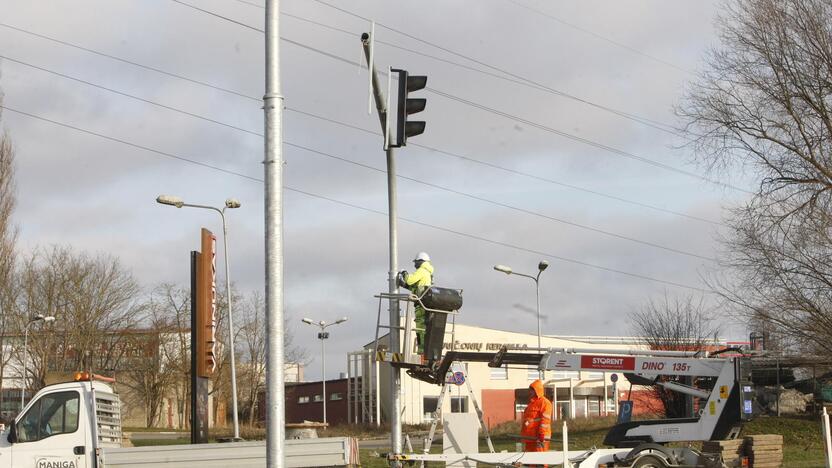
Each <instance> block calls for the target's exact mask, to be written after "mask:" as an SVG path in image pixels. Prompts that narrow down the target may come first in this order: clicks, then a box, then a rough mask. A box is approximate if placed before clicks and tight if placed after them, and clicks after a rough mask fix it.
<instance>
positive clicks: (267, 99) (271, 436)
mask: <svg viewBox="0 0 832 468" xmlns="http://www.w3.org/2000/svg"><path fill="white" fill-rule="evenodd" d="M279 3H280V2H279V0H266V18H265V22H266V25H265V26H266V28H265V30H266V94H265V95H264V96H263V112H264V113H265V127H266V128H265V135H266V137H265V147H264V152H265V155H264V156H265V157H264V159H263V168H264V171H265V189H264V192H265V231H266V232H265V237H266V466H267V467H268V468H284V467H285V466H286V452H285V451H284V449H283V448H284V439H285V431H286V424H285V420H286V402H285V400H284V396H283V196H282V193H283V125H282V119H283V95H282V94H281V91H280V28H279V14H280V8H279Z"/></svg>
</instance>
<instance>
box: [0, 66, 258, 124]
mask: <svg viewBox="0 0 832 468" xmlns="http://www.w3.org/2000/svg"><path fill="white" fill-rule="evenodd" d="M0 59H3V60H7V61H9V62H13V63H17V64H19V65H23V66H26V67H30V68H34V69H36V70H40V71H42V72H44V73H49V74H52V75H55V76H59V77H61V78H64V79H67V80H72V81H77V82H78V83H83V84H85V85H87V86H92V87H93V88H98V89H102V90H104V91H107V92H110V93H113V94H117V95H119V96H124V97H126V98H130V99H135V100H136V101H141V102H144V103H146V104H150V105H152V106H156V107H161V108H162V109H167V110H169V111H172V112H177V113H179V114H183V115H187V116H188V117H193V118H195V119H200V120H204V121H206V122H211V123H213V124H216V125H221V126H223V127H227V128H230V129H233V130H237V131H239V132H244V133H248V134H250V135H257V136H260V137H262V136H263V134H262V133H258V132H254V131H251V130H247V129H245V128H242V127H238V126H236V125H232V124H229V123H225V122H220V121H219V120H214V119H212V118H210V117H205V116H204V115H199V114H194V113H192V112H188V111H186V110H182V109H180V108H178V107H172V106H168V105H165V104H161V103H159V102H156V101H151V100H150V99H145V98H142V97H139V96H136V95H134V94H129V93H125V92H123V91H119V90H117V89H113V88H108V87H106V86H102V85H100V84H97V83H93V82H91V81H87V80H82V79H80V78H76V77H74V76H70V75H66V74H63V73H60V72H57V71H55V70H50V69H48V68H44V67H39V66H37V65H34V64H31V63H28V62H24V61H22V60H17V59H15V58H12V57H9V56H8V55H2V54H0Z"/></svg>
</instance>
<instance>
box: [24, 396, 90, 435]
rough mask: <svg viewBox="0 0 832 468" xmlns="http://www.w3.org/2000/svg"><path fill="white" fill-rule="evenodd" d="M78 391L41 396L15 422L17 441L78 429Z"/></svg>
mask: <svg viewBox="0 0 832 468" xmlns="http://www.w3.org/2000/svg"><path fill="white" fill-rule="evenodd" d="M79 401H80V400H79V397H78V392H57V393H50V394H47V395H44V396H42V397H41V398H39V399H38V401H36V402H35V404H34V405H32V407H31V408H29V410H28V411H26V414H24V415H23V418H21V419H20V422H18V423H17V440H18V442H34V441H36V440H41V439H45V438H47V437H50V436H53V435H57V434H65V433H69V432H75V431H76V430H78V403H79Z"/></svg>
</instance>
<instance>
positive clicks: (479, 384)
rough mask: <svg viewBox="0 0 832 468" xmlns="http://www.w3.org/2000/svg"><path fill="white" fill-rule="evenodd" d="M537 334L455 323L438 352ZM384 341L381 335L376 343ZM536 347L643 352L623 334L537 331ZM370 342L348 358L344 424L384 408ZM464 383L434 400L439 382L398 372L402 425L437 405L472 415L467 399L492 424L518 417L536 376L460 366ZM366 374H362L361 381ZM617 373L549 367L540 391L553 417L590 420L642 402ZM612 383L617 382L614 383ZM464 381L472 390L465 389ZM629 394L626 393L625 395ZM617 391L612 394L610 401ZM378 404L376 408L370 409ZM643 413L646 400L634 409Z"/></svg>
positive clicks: (382, 379) (382, 383)
mask: <svg viewBox="0 0 832 468" xmlns="http://www.w3.org/2000/svg"><path fill="white" fill-rule="evenodd" d="M537 340H538V337H537V335H532V334H524V333H515V332H508V331H502V330H494V329H489V328H482V327H475V326H470V325H460V324H457V325H456V326H455V328H454V329H452V328H451V326H450V325H449V326H448V330H446V335H445V342H444V351H449V350H459V351H474V352H497V351H498V350H499V349H500V348H501V347H502V346H505V345H511V346H516V347H529V348H536V347H537ZM386 342H387V337H386V336H385V337H383V338H381V339H380V340H379V343H385V344H386ZM541 344H542V346H543V347H548V348H573V349H574V348H579V349H587V348H592V349H595V350H605V349H609V350H614V349H622V348H623V349H646V348H647V347H646V345H644V343H643V340H640V339H635V338H626V337H575V336H543V337H542V338H541ZM374 347H375V343H368V344H367V345H366V346H365V347H364V350H362V351H357V352H354V353H350V356H349V357H348V374H349V378H348V382H347V387H348V395H347V398H348V405H349V410H350V411H349V416H348V417H349V420H350V422H353V423H355V422H365V423H367V422H370V423H372V422H376V421H375V420H376V419H377V418H375V417H374V415H375V414H378V415H380V416H381V417H382V418H383V419H386V418H385V416H386V414H388V408H389V406H390V388H389V379H390V365H389V364H388V363H384V362H381V363H377V362H375V361H374V359H373V358H372V355H373V349H374ZM459 365H460V366H463V367H464V370H465V374H466V376H467V380H468V382H464V383H462V385H451V386H450V387H449V388H448V390H447V391H446V392H445V395H444V397H443V399H442V401H439V396H440V392H441V391H442V386H439V385H432V384H428V383H425V382H421V381H419V380H416V379H413V378H411V377H409V376H407V375H406V374H405V373H403V374H402V398H401V401H402V411H403V412H402V422H403V423H404V424H423V423H427V422H430V421H431V420H432V417H433V416H432V415H433V412H434V411H435V410H436V408H437V406H438V405H441V406H442V411H443V412H474V411H475V408H474V402H473V400H472V397H473V398H476V400H477V403H478V404H479V406H480V408H481V410H482V411H483V420H484V422H485V423H486V424H487V425H488V426H490V427H493V426H495V425H498V424H500V423H504V422H508V421H513V420H516V419H517V418H519V417H520V415H521V414H522V412H523V410H524V409H525V406H526V403H527V401H528V387H529V384H530V383H532V382H533V381H534V380H535V379H538V378H539V377H541V376H540V373H539V371H538V369H537V368H536V367H533V366H529V367H517V366H514V367H508V368H507V367H501V368H491V367H488V364H487V363H484V362H471V363H460V364H459ZM364 376H367V378H363V377H364ZM621 377H622V376H621V375H620V374H618V375H614V374H613V373H610V372H577V371H548V372H546V373H545V375H544V376H543V379H542V380H543V381H544V382H545V385H546V393H547V396H548V397H549V398H550V399H551V400H552V402H553V403H554V407H555V408H556V410H555V414H554V415H553V416H554V418H555V419H572V418H591V417H599V416H607V415H612V414H616V412H617V401H618V400H619V399H628V398H629V399H634V400H639V399H642V400H643V399H644V398H645V397H646V393H647V392H648V391H647V390H646V389H644V388H640V387H636V388H632V389H631V388H630V386H629V384H628V383H627V382H626V380H625V379H623V378H621ZM614 380H618V382H617V383H614ZM469 385H470V389H471V392H470V393H472V394H473V395H471V394H469V390H468V389H469ZM630 392H632V394H631V393H630ZM616 394H618V398H616ZM377 407H378V410H376V408H377ZM635 410H636V411H638V412H646V410H647V408H646V406H645V405H638V406H637V408H635Z"/></svg>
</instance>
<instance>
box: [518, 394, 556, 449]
mask: <svg viewBox="0 0 832 468" xmlns="http://www.w3.org/2000/svg"><path fill="white" fill-rule="evenodd" d="M529 388H530V389H532V390H533V391H534V395H533V396H531V397H530V398H529V405H528V406H526V409H525V411H523V427H522V429H520V436H521V437H522V438H523V442H524V443H525V444H526V452H546V451H548V450H549V439H550V438H551V437H552V402H551V401H549V400H548V399H547V398H546V395H545V393H544V391H543V382H541V381H540V380H535V381H534V382H532V384H531V385H529Z"/></svg>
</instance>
